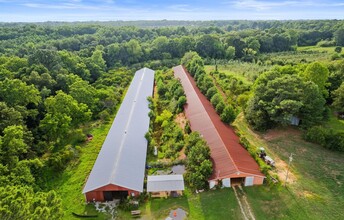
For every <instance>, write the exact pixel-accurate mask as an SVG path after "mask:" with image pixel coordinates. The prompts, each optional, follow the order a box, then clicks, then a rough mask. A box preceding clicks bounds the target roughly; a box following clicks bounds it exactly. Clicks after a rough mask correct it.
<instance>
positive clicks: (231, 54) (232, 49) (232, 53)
mask: <svg viewBox="0 0 344 220" xmlns="http://www.w3.org/2000/svg"><path fill="white" fill-rule="evenodd" d="M226 58H227V59H228V60H233V59H234V58H235V47H233V46H228V47H227V49H226Z"/></svg>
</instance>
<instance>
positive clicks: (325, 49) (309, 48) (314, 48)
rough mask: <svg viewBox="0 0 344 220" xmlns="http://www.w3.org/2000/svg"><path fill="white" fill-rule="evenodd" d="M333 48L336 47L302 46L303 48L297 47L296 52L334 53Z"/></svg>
mask: <svg viewBox="0 0 344 220" xmlns="http://www.w3.org/2000/svg"><path fill="white" fill-rule="evenodd" d="M335 48H336V47H318V46H304V47H298V48H297V51H316V52H326V53H334V52H335V51H334V49H335Z"/></svg>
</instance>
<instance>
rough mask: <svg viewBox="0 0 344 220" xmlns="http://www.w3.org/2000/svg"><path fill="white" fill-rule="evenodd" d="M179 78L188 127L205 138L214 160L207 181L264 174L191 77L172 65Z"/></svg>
mask: <svg viewBox="0 0 344 220" xmlns="http://www.w3.org/2000/svg"><path fill="white" fill-rule="evenodd" d="M173 70H174V75H175V77H177V78H179V79H180V81H181V83H182V85H183V88H184V91H185V94H186V98H187V104H186V105H185V106H184V110H185V114H186V117H187V118H188V119H189V121H190V126H191V130H193V131H198V132H199V133H200V134H201V135H202V136H203V138H204V139H205V140H206V141H207V143H208V145H209V148H210V151H211V158H212V161H213V174H212V176H211V177H210V180H213V179H223V178H233V177H245V176H252V175H257V176H264V175H263V174H262V173H261V172H260V170H259V166H258V164H257V163H256V161H255V160H254V159H253V158H252V157H251V155H250V154H249V153H248V152H247V151H246V149H245V148H244V147H242V146H241V145H240V143H239V137H238V136H237V135H236V134H235V132H234V130H233V128H231V127H230V126H228V125H226V124H224V123H223V122H222V121H221V119H220V117H219V115H218V114H217V113H216V111H215V109H214V108H213V107H212V105H211V103H210V102H209V101H208V100H207V98H206V97H205V96H204V95H203V94H202V93H201V91H200V90H199V89H198V88H197V86H196V83H195V81H194V79H193V78H192V77H191V76H190V74H189V73H187V71H186V70H185V69H184V68H183V67H182V66H177V67H174V68H173Z"/></svg>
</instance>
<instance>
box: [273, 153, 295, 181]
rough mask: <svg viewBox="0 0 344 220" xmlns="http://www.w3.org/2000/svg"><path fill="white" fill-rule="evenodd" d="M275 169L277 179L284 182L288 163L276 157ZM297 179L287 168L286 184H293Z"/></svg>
mask: <svg viewBox="0 0 344 220" xmlns="http://www.w3.org/2000/svg"><path fill="white" fill-rule="evenodd" d="M275 163H276V170H275V172H276V173H277V175H278V178H279V180H280V181H281V182H282V183H284V182H285V177H286V175H287V169H288V164H287V163H286V162H284V161H283V160H281V159H279V158H278V159H276V160H275ZM296 181H297V177H296V176H295V175H294V174H293V172H292V171H291V170H290V169H289V174H288V182H287V184H294V183H296Z"/></svg>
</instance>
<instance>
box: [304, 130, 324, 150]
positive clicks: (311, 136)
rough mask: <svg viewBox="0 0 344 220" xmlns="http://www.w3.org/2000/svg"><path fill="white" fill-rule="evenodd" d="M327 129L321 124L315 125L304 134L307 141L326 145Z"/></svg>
mask: <svg viewBox="0 0 344 220" xmlns="http://www.w3.org/2000/svg"><path fill="white" fill-rule="evenodd" d="M326 137H327V131H326V130H325V128H323V127H321V126H314V127H311V128H310V129H308V131H307V132H306V134H305V135H304V139H305V140H306V141H309V142H312V143H316V144H320V145H321V146H324V145H325V144H326Z"/></svg>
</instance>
